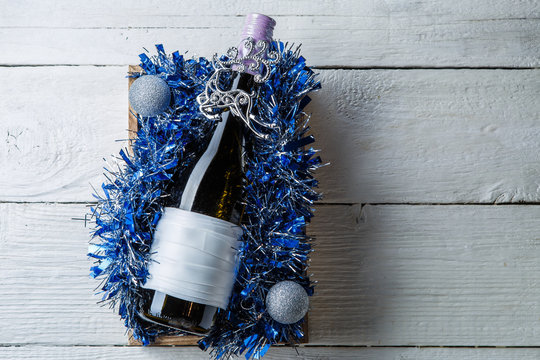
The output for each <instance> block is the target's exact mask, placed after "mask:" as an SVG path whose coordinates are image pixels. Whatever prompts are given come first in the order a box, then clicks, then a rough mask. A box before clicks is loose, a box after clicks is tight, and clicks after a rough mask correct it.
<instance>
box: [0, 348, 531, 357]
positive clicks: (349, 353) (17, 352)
mask: <svg viewBox="0 0 540 360" xmlns="http://www.w3.org/2000/svg"><path fill="white" fill-rule="evenodd" d="M0 357H2V358H6V359H10V360H23V359H24V360H29V359H38V360H58V359H70V360H102V359H103V360H104V359H131V360H158V359H159V360H178V359H182V360H208V358H209V357H208V353H205V352H202V351H201V350H199V349H197V348H193V347H176V348H172V347H153V348H134V347H116V346H115V347H102V346H92V347H85V346H77V347H62V346H24V347H3V348H0ZM539 357H540V349H503V348H499V349H469V348H464V349H444V348H362V347H356V348H339V347H299V348H296V349H291V348H287V347H273V348H271V349H270V351H269V352H268V353H267V354H266V355H265V356H264V359H265V360H278V359H279V360H283V359H295V360H335V359H341V360H374V359H376V360H446V359H452V360H456V359H459V360H486V359H489V360H537V359H538V358H539ZM239 359H242V358H239Z"/></svg>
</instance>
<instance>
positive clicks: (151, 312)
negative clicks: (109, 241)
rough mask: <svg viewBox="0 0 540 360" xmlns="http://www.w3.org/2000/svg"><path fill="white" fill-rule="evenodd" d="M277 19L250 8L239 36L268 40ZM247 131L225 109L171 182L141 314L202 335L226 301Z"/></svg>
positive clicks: (240, 78) (237, 83)
mask: <svg viewBox="0 0 540 360" xmlns="http://www.w3.org/2000/svg"><path fill="white" fill-rule="evenodd" d="M274 25H275V21H274V20H273V19H271V18H269V17H267V16H264V15H261V14H250V15H248V17H247V19H246V23H245V25H244V31H243V34H242V38H243V39H246V38H251V39H252V40H254V41H258V40H264V41H267V42H270V41H271V37H272V30H273V28H274ZM242 56H243V54H242V50H241V49H240V52H239V57H242ZM235 73H236V74H235V78H234V80H233V85H232V89H238V90H243V91H245V92H246V93H251V91H252V90H253V89H254V86H256V84H255V82H254V75H256V73H255V72H254V71H253V69H251V71H246V72H235ZM245 133H246V124H245V119H242V117H241V115H240V114H238V112H236V113H235V112H234V111H230V110H229V111H225V112H223V113H222V114H221V121H219V123H218V125H217V126H216V129H215V130H214V133H213V135H212V138H211V140H210V142H209V145H208V147H207V149H206V150H205V151H204V153H203V154H202V155H201V157H200V158H199V159H198V161H197V162H196V164H195V166H194V167H193V169H192V170H191V173H190V174H189V177H187V181H186V180H185V179H176V180H177V181H174V182H173V183H172V186H171V188H170V192H169V193H170V196H169V200H168V202H167V204H166V206H165V209H164V211H163V214H162V217H161V219H160V221H159V223H158V225H157V227H156V230H155V232H154V240H153V243H152V248H151V250H150V253H151V260H152V261H151V262H150V264H149V266H148V272H149V277H148V279H147V282H146V283H145V284H144V285H143V286H142V287H143V289H141V291H142V295H143V300H142V302H141V305H140V308H139V315H140V316H141V317H142V318H143V319H145V320H147V321H150V322H153V323H157V324H160V325H164V326H168V327H171V328H175V329H180V330H183V331H185V332H189V333H192V334H196V335H203V334H205V333H207V332H208V331H209V330H210V328H211V326H212V325H213V322H214V319H215V315H216V312H217V309H218V308H222V309H225V308H226V307H227V303H228V299H229V297H230V294H231V291H232V286H233V284H234V280H235V270H236V269H235V266H236V248H237V246H238V239H239V237H240V236H241V234H242V230H241V228H240V227H239V226H238V225H239V223H240V221H241V211H242V205H241V196H242V187H243V186H242V185H243V143H244V141H245V138H244V134H245Z"/></svg>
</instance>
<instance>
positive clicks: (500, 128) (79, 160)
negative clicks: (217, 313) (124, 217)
mask: <svg viewBox="0 0 540 360" xmlns="http://www.w3.org/2000/svg"><path fill="white" fill-rule="evenodd" d="M126 73H127V67H30V68H28V67H23V68H0V76H1V77H2V79H3V84H4V85H3V86H2V87H0V119H2V121H0V135H1V136H2V137H3V138H4V141H0V162H1V163H3V164H5V165H4V171H3V172H1V173H0V200H2V201H89V200H92V197H91V187H90V185H89V183H91V184H93V185H94V186H96V187H98V186H99V185H100V183H101V181H102V180H103V177H102V176H100V175H101V173H102V172H103V169H102V167H103V166H104V165H105V163H104V162H103V159H102V158H103V157H106V158H109V155H112V154H118V151H119V149H120V148H121V147H122V146H126V142H121V143H120V142H117V141H115V140H116V139H126V138H127V136H128V135H127V131H126V129H127V121H126V109H127V107H128V104H127V89H126V88H127V85H126V79H125V76H126ZM539 75H540V70H520V71H509V70H392V71H389V70H362V71H360V70H320V80H321V82H322V83H323V88H322V90H320V91H319V92H317V93H314V94H313V95H312V98H313V100H312V102H311V104H310V105H309V106H308V108H307V111H308V112H311V113H313V118H312V121H311V125H312V129H313V132H314V134H315V136H316V138H317V143H315V147H317V148H320V149H322V153H321V155H322V157H323V159H324V160H325V161H328V162H330V163H331V165H330V166H328V167H324V168H322V169H321V170H320V171H319V172H318V174H317V177H318V178H319V179H320V180H321V187H320V189H321V191H322V192H323V193H324V194H325V197H324V202H328V203H403V202H404V203H456V202H457V203H476V202H482V203H501V202H523V201H526V202H537V201H540V185H539V184H540V183H539V180H538V179H540V167H539V166H538V164H540V143H539V142H538V138H539V136H540V102H538V101H536V99H537V97H538V93H540V76H539ZM74 79H76V81H75V80H74ZM23 93H24V94H25V95H24V96H22V94H23ZM27 98H32V99H34V100H33V101H32V102H31V103H29V102H28V101H27V100H26V99H27Z"/></svg>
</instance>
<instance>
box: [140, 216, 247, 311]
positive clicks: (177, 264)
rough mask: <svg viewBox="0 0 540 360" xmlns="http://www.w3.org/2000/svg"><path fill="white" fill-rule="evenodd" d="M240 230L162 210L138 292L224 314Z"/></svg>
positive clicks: (235, 227) (234, 272)
mask: <svg viewBox="0 0 540 360" xmlns="http://www.w3.org/2000/svg"><path fill="white" fill-rule="evenodd" d="M241 235H242V229H241V228H240V226H238V225H235V224H233V223H230V222H228V221H225V220H221V219H217V218H214V217H211V216H207V215H203V214H199V213H195V212H192V211H186V210H182V209H178V208H169V207H168V208H165V209H164V211H163V215H162V218H161V219H160V221H159V223H158V225H157V227H156V231H155V232H154V241H153V243H152V248H151V249H150V254H151V255H150V259H151V262H150V264H149V265H148V272H149V277H148V279H147V281H146V284H144V285H143V288H146V289H152V290H156V291H159V292H162V293H165V294H169V295H172V296H174V297H176V298H179V299H182V300H186V301H193V302H197V303H200V304H205V305H210V306H215V307H219V308H222V309H225V308H226V307H227V304H228V302H229V297H230V295H231V291H232V287H233V285H234V280H235V275H236V264H237V249H238V246H239V238H240V236H241Z"/></svg>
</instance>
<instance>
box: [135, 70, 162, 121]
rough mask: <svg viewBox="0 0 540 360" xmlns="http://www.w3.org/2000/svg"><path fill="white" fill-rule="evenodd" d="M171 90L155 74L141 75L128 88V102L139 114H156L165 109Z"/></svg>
mask: <svg viewBox="0 0 540 360" xmlns="http://www.w3.org/2000/svg"><path fill="white" fill-rule="evenodd" d="M170 101H171V90H170V89H169V85H167V82H165V80H163V79H162V78H160V77H159V76H156V75H143V76H141V77H139V78H137V79H136V80H135V81H134V82H133V84H131V87H130V88H129V103H130V104H131V107H132V108H133V110H135V112H136V113H137V114H139V115H141V116H156V115H159V114H161V113H162V112H164V111H165V109H167V107H168V106H169V103H170Z"/></svg>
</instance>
